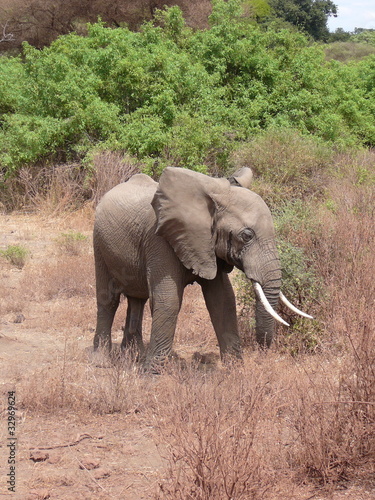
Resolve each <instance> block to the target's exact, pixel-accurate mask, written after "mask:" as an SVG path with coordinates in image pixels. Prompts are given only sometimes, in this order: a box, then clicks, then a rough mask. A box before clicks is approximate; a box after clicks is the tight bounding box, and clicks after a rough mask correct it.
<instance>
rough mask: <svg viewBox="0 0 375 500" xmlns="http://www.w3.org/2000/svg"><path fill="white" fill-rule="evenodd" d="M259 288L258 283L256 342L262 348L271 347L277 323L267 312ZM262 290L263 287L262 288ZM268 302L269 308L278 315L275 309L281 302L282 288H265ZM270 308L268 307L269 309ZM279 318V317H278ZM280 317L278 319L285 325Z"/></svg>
mask: <svg viewBox="0 0 375 500" xmlns="http://www.w3.org/2000/svg"><path fill="white" fill-rule="evenodd" d="M257 286H258V287H260V285H259V284H258V283H256V284H255V290H256V306H255V320H256V330H255V334H256V340H257V342H258V344H259V345H260V346H261V347H270V345H271V342H272V339H273V337H274V335H275V330H276V321H275V319H274V318H275V317H273V316H272V315H271V314H270V312H268V311H267V310H266V307H265V305H264V301H263V299H262V297H261V296H260V294H259V291H258V290H257ZM260 288H261V287H260ZM263 292H264V295H265V298H266V301H267V302H268V304H269V306H271V308H272V309H273V312H274V313H275V314H276V315H277V313H276V311H275V309H276V308H277V304H278V301H279V294H280V288H279V287H272V288H264V289H263ZM267 308H268V307H267ZM277 316H278V315H277ZM279 318H280V317H278V318H277V319H278V320H279V321H280V320H281V322H283V323H284V324H287V323H285V321H283V320H282V319H281V318H280V319H279Z"/></svg>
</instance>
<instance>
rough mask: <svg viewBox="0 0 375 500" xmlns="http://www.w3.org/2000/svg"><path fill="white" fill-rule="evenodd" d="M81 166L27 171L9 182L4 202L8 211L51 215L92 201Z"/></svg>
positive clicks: (3, 195) (22, 170)
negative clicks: (25, 211)
mask: <svg viewBox="0 0 375 500" xmlns="http://www.w3.org/2000/svg"><path fill="white" fill-rule="evenodd" d="M85 177H86V173H85V171H84V169H83V168H82V167H81V166H80V165H76V164H73V165H56V166H44V167H40V166H34V167H23V168H21V169H20V170H19V172H18V173H17V175H16V176H15V177H12V178H9V179H8V180H7V181H6V182H5V191H3V194H2V201H3V203H4V206H5V207H6V208H7V209H8V210H14V209H32V210H39V211H43V212H48V213H49V214H50V215H54V214H57V213H63V212H66V211H72V210H75V209H77V208H79V207H80V206H82V204H83V203H84V201H85V200H87V199H88V198H90V195H91V191H90V190H89V189H86V188H85V187H84V186H85Z"/></svg>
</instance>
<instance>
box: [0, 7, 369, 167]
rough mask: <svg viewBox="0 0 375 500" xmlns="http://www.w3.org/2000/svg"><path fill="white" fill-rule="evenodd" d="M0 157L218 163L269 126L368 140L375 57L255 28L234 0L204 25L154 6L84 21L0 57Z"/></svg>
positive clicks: (14, 162)
mask: <svg viewBox="0 0 375 500" xmlns="http://www.w3.org/2000/svg"><path fill="white" fill-rule="evenodd" d="M0 66H1V69H0V70H1V73H2V79H1V80H0V150H1V155H0V165H1V168H2V170H3V172H5V173H6V175H10V174H11V173H12V172H14V171H16V170H17V169H18V168H19V166H21V165H24V164H34V163H37V162H41V161H60V162H63V161H67V160H71V159H74V160H82V159H84V158H89V157H90V155H91V153H92V152H94V151H96V150H98V149H99V150H100V149H112V150H119V151H127V152H128V153H129V154H131V155H134V156H136V157H137V158H139V159H142V160H143V161H144V162H146V163H148V164H149V165H150V169H151V170H152V171H154V169H155V168H163V166H164V165H166V164H168V163H173V164H175V165H180V166H186V167H190V168H195V169H200V170H204V169H206V168H207V167H208V168H210V169H211V170H212V171H214V172H215V171H219V170H221V171H224V170H225V169H226V168H227V167H228V165H229V156H230V153H231V151H232V150H233V149H235V148H236V147H238V145H239V144H241V143H242V142H243V141H246V140H247V139H249V138H250V137H252V136H254V135H255V134H257V133H259V132H260V131H262V130H266V129H269V128H272V127H273V128H274V127H286V128H290V127H292V128H294V129H296V130H299V131H300V133H302V134H314V135H316V136H318V137H320V138H322V139H323V140H325V141H329V142H339V143H342V144H368V145H374V143H375V123H374V116H375V109H374V108H375V104H374V103H375V99H374V97H375V95H374V92H375V91H374V87H375V59H374V57H370V58H366V59H364V60H362V61H360V62H359V63H351V64H341V63H339V62H337V61H331V62H327V61H326V59H325V54H324V51H323V49H322V48H321V47H319V46H317V45H311V43H310V42H309V40H308V39H307V38H306V37H305V36H304V35H302V34H300V33H293V32H290V31H288V30H276V29H268V30H262V29H261V28H260V27H259V26H257V25H256V24H254V23H252V22H249V18H248V16H244V15H243V10H242V9H241V5H240V3H239V2H238V1H237V0H229V1H228V2H224V1H222V0H216V2H215V4H214V10H213V13H212V15H211V17H210V28H209V29H205V30H195V31H193V30H192V29H191V28H189V27H188V26H187V25H186V24H185V21H184V18H183V16H182V13H181V10H180V9H179V8H178V7H172V8H169V9H167V10H165V11H159V12H158V13H157V15H156V18H155V21H154V22H148V23H145V24H144V25H143V26H142V29H141V30H140V31H139V32H133V31H131V30H129V29H128V28H126V27H119V28H116V29H111V28H108V27H105V26H104V24H103V23H101V22H99V23H96V24H91V25H88V28H87V35H86V36H80V35H78V34H75V33H71V34H68V35H65V36H61V37H59V38H58V39H57V40H56V41H54V42H53V43H52V44H51V45H50V46H49V47H45V48H43V49H42V50H37V49H36V48H34V47H32V46H30V45H29V44H25V45H24V48H23V54H22V56H19V57H1V58H0Z"/></svg>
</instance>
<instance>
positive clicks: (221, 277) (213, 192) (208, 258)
mask: <svg viewBox="0 0 375 500" xmlns="http://www.w3.org/2000/svg"><path fill="white" fill-rule="evenodd" d="M252 177H253V174H252V171H251V169H249V168H247V167H243V168H241V169H240V170H239V171H238V172H236V173H234V174H233V175H232V176H231V177H230V178H228V179H227V178H213V177H210V176H208V175H205V174H202V173H198V172H195V171H191V170H188V169H185V168H179V167H167V168H165V169H164V171H163V172H162V174H161V176H160V179H159V183H157V182H156V181H154V180H153V179H152V178H151V177H149V176H147V175H145V174H136V175H134V176H132V177H131V178H130V179H129V180H128V181H127V182H124V183H121V184H119V185H117V186H115V187H114V188H113V189H111V190H110V191H108V192H107V193H106V194H105V195H104V196H103V198H102V199H101V200H100V202H99V204H98V206H97V208H96V214H95V223H94V233H93V244H94V257H95V276H96V299H97V325H96V331H95V336H94V350H97V349H98V348H102V347H103V348H104V349H107V350H110V349H111V345H112V342H111V328H112V323H113V319H114V316H115V313H116V310H117V308H118V305H119V300H120V296H121V294H123V295H125V296H126V297H127V301H128V308H127V315H126V322H125V326H124V336H123V340H122V343H121V348H122V349H126V348H128V347H133V348H135V349H136V351H137V352H138V353H139V355H140V356H141V357H142V358H144V365H145V369H146V370H151V371H153V370H156V371H157V370H158V369H159V367H161V366H162V365H163V362H164V361H165V359H166V358H167V357H168V356H169V354H170V353H171V350H172V344H173V338H174V334H175V329H176V322H177V316H178V314H179V311H180V307H181V302H182V297H183V291H184V288H185V287H186V286H187V285H189V284H192V283H193V282H197V283H199V285H200V286H201V289H202V292H203V296H204V300H205V303H206V307H207V309H208V312H209V315H210V318H211V322H212V325H213V327H214V330H215V333H216V336H217V340H218V344H219V349H220V355H221V358H222V359H224V360H225V359H242V349H241V342H240V337H239V332H238V326H237V315H236V301H235V294H234V291H233V288H232V285H231V283H230V280H229V276H228V274H229V273H230V272H231V271H232V270H233V268H234V267H236V268H238V269H240V270H241V271H243V272H244V273H245V275H246V277H247V279H249V280H251V282H252V283H253V285H254V287H255V291H256V297H257V298H256V313H255V317H256V340H257V342H258V343H259V345H260V346H262V347H269V346H270V345H271V342H272V339H273V337H274V333H275V320H278V321H280V322H283V323H284V324H287V323H286V322H285V321H284V320H283V319H282V318H281V317H280V316H279V315H278V314H277V313H276V311H275V308H276V307H277V304H278V300H279V298H280V297H281V298H282V299H283V300H286V299H285V297H284V296H283V294H282V293H281V292H280V288H281V266H280V260H279V256H278V253H277V248H276V242H275V230H274V225H273V221H272V216H271V212H270V210H269V208H268V206H267V205H266V203H265V202H264V200H263V199H262V198H261V197H260V196H259V195H257V194H256V193H254V192H253V191H251V190H250V189H249V187H250V184H251V181H252ZM147 300H149V301H150V309H151V315H152V326H151V336H150V343H149V346H148V348H147V350H146V351H145V348H144V344H143V340H142V318H143V310H144V306H145V303H146V301H147ZM286 302H287V304H288V305H289V306H290V307H292V308H293V307H294V306H292V305H291V304H290V303H289V302H288V301H286ZM293 310H295V311H296V312H298V313H301V314H302V315H304V313H302V311H299V310H298V309H296V308H294V309H293ZM306 316H307V317H310V316H309V315H306ZM144 353H145V355H144Z"/></svg>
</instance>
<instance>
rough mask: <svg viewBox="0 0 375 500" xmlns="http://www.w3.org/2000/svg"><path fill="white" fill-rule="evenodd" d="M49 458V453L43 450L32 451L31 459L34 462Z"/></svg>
mask: <svg viewBox="0 0 375 500" xmlns="http://www.w3.org/2000/svg"><path fill="white" fill-rule="evenodd" d="M48 459H49V454H48V453H47V452H45V451H41V450H33V451H30V460H32V461H33V462H45V461H46V460H48Z"/></svg>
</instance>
